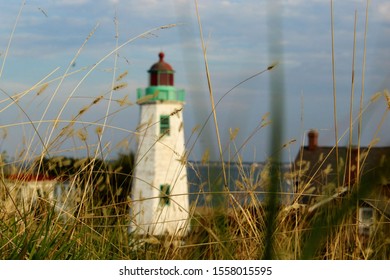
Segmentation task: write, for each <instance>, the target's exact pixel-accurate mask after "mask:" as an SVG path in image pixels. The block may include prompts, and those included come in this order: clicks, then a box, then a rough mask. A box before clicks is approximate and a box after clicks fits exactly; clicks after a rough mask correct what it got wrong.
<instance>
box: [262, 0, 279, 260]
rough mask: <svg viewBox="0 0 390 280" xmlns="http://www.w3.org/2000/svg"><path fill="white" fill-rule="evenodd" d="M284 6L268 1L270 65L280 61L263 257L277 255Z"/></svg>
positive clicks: (273, 86)
mask: <svg viewBox="0 0 390 280" xmlns="http://www.w3.org/2000/svg"><path fill="white" fill-rule="evenodd" d="M282 16H283V7H282V1H280V0H273V1H267V25H268V26H267V30H268V32H267V42H268V57H269V59H270V64H274V63H277V64H278V67H276V69H275V71H273V72H272V74H271V75H270V81H269V82H270V84H269V90H270V94H271V96H270V100H271V122H272V124H271V135H270V137H271V138H270V147H269V152H270V166H271V168H270V184H269V186H268V195H267V199H266V235H265V248H264V252H263V259H272V258H274V257H275V256H274V246H273V244H274V233H275V228H276V227H275V225H276V223H275V220H276V218H277V213H278V208H279V196H278V191H279V190H280V182H281V180H280V179H281V178H280V162H281V160H282V156H281V153H282V139H283V131H284V129H283V125H284V119H283V116H284V71H283V45H282V44H283V22H282V20H283V18H282Z"/></svg>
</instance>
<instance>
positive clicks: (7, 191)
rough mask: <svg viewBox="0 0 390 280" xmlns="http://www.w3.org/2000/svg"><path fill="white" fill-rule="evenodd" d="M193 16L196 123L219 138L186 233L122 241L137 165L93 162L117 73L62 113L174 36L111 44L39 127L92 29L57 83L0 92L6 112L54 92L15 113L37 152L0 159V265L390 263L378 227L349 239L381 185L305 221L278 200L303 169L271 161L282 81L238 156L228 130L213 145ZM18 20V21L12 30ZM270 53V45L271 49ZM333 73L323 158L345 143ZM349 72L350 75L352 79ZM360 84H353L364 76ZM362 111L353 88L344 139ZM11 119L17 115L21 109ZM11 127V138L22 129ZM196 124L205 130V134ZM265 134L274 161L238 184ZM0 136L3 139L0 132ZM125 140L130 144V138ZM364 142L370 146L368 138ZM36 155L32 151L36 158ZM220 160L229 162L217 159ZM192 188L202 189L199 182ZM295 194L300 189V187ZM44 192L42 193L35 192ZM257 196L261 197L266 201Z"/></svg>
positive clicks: (381, 223) (364, 186) (302, 213)
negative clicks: (139, 54)
mask: <svg viewBox="0 0 390 280" xmlns="http://www.w3.org/2000/svg"><path fill="white" fill-rule="evenodd" d="M332 3H333V1H331V10H332V12H331V17H332V26H331V29H332V54H334V47H333V44H334V42H333V32H334V31H333V4H332ZM197 16H198V20H199V28H200V35H201V38H200V40H201V41H202V46H203V55H204V64H205V72H206V76H207V82H208V88H209V96H210V116H209V118H208V119H207V121H209V119H210V118H211V116H212V120H213V121H214V124H215V133H216V135H217V139H218V149H219V155H220V164H221V166H222V171H211V170H210V173H209V174H210V175H209V177H208V178H207V179H206V182H201V183H200V185H199V186H198V189H199V191H198V192H196V193H193V194H191V195H193V196H197V197H198V198H199V200H200V198H202V199H203V200H204V201H205V203H204V205H202V206H199V205H197V204H196V202H195V203H194V205H193V206H192V208H191V209H190V213H189V217H190V218H189V220H190V221H189V223H190V225H191V231H190V232H189V234H188V235H187V236H186V237H184V238H182V239H181V240H179V238H177V237H175V236H158V237H156V236H150V237H148V238H144V239H142V240H140V239H138V238H137V236H134V235H132V234H129V233H128V226H129V223H130V215H129V208H131V203H132V201H131V199H130V193H129V192H128V191H129V189H130V187H131V180H132V176H133V174H132V170H133V168H134V164H136V163H134V159H133V157H132V155H124V154H122V155H120V156H119V157H118V158H117V160H116V161H115V162H108V161H106V160H105V156H104V154H105V153H104V151H105V150H106V147H105V146H103V143H102V140H101V139H102V137H103V135H104V134H105V133H108V132H107V131H108V129H118V130H120V129H121V128H117V127H114V126H112V125H109V124H108V122H107V120H108V118H109V116H112V115H115V114H116V113H117V112H119V111H120V110H122V109H123V108H124V107H127V106H131V103H130V102H129V101H128V100H127V96H126V97H124V98H123V99H118V100H114V99H113V92H114V91H118V90H121V89H122V88H125V87H126V83H125V82H123V81H122V79H123V78H124V77H125V76H126V75H127V73H126V72H124V73H120V74H119V75H118V74H117V73H116V72H115V71H114V73H113V76H112V82H111V86H110V90H109V91H107V92H106V93H104V94H102V95H100V96H98V97H91V98H90V99H91V101H90V102H89V104H88V105H86V106H84V107H82V108H80V109H79V111H78V114H76V115H75V116H73V117H71V118H69V120H64V119H63V115H64V112H65V109H66V108H67V106H69V102H70V100H71V99H72V98H73V97H74V94H75V93H76V92H77V90H78V89H79V88H80V86H81V84H82V83H83V82H84V81H85V79H87V78H88V77H89V75H91V73H92V72H93V71H94V70H96V68H97V67H98V66H99V65H100V64H101V63H102V62H103V61H105V60H106V59H107V58H109V57H111V56H113V55H114V56H115V58H117V52H118V50H120V49H121V48H122V47H124V46H125V45H127V44H130V43H131V42H133V41H134V40H136V39H138V38H141V37H144V36H148V35H149V34H151V33H152V32H156V31H159V30H162V29H167V28H172V27H174V26H176V25H166V26H160V27H157V28H154V29H151V30H149V31H147V32H144V33H142V34H140V35H138V36H136V37H134V38H131V39H128V40H127V41H125V43H123V44H121V45H120V44H119V43H118V40H116V46H115V48H114V49H113V50H111V51H109V52H108V53H107V54H106V55H105V56H104V57H103V58H101V59H100V60H99V61H98V62H97V63H96V64H94V65H93V66H92V67H90V68H87V69H81V70H79V71H81V72H83V71H84V72H85V74H84V76H83V77H82V78H81V79H80V81H79V82H78V83H77V84H76V85H75V87H74V88H73V90H72V91H71V93H70V95H69V96H68V98H67V100H66V101H65V103H64V105H63V106H62V107H61V108H60V109H59V111H58V114H57V117H56V118H55V119H53V120H45V116H46V113H47V112H48V110H49V109H50V108H51V104H52V103H53V100H54V98H55V97H56V96H57V93H58V91H59V89H60V87H61V85H62V84H63V82H64V81H65V80H66V79H67V78H68V77H69V76H71V75H73V74H74V73H75V72H71V69H72V65H74V62H75V61H76V58H77V57H78V56H79V55H80V53H81V51H82V50H83V48H84V46H85V44H86V43H87V42H88V40H90V38H91V37H92V36H94V33H95V30H96V27H95V28H94V29H93V30H92V31H91V33H90V34H89V35H88V37H87V39H86V40H85V42H84V43H83V44H82V46H81V48H80V49H79V50H78V51H77V53H76V55H75V56H74V57H73V58H72V59H71V61H70V62H69V66H68V68H67V69H66V71H65V73H63V74H62V75H60V76H58V77H55V78H53V75H54V74H55V73H56V72H57V70H55V71H53V72H52V73H50V74H49V75H47V77H44V79H42V80H41V81H39V82H38V83H37V84H36V85H34V86H33V87H32V88H30V89H28V90H27V91H25V92H22V93H19V94H16V95H11V94H8V93H7V92H6V91H4V93H5V94H6V95H7V98H6V99H4V100H3V102H9V105H8V106H19V103H18V101H19V100H22V99H23V98H24V97H25V96H26V95H27V94H28V93H30V92H33V91H36V98H37V99H38V98H39V97H40V96H41V95H42V94H43V93H44V92H45V91H48V90H50V85H51V84H52V83H53V82H54V81H59V83H58V85H57V87H56V89H55V90H54V91H53V92H52V94H51V98H50V101H49V103H48V106H47V107H46V108H45V110H44V112H43V113H42V116H41V119H40V120H39V121H34V120H32V119H31V118H29V116H28V114H27V113H26V112H24V113H25V114H26V117H27V118H28V122H27V123H28V124H29V125H31V126H32V127H33V128H34V131H35V134H34V136H35V137H37V138H39V141H38V143H39V144H35V145H37V146H39V147H34V146H33V145H34V143H37V142H34V141H30V143H28V145H27V147H26V149H25V150H24V151H22V153H20V155H17V156H15V157H14V158H12V159H7V158H5V156H2V157H1V158H0V159H1V161H0V171H1V174H0V179H1V180H0V258H1V259H161V260H163V259H260V258H264V259H271V258H273V259H388V258H389V257H390V246H389V245H390V240H389V238H388V237H387V235H386V228H387V227H388V224H389V221H388V218H387V217H385V216H380V217H377V222H376V225H375V231H374V233H373V234H372V235H370V236H369V237H368V238H365V239H364V240H362V239H361V238H360V237H359V236H358V231H357V230H356V229H357V227H358V219H357V218H356V217H357V214H356V213H357V207H358V203H359V201H360V199H361V198H362V197H365V196H366V195H367V194H368V193H369V192H370V191H371V186H372V185H373V183H376V182H377V181H378V180H380V179H381V177H380V176H375V177H367V176H363V175H364V174H358V177H359V178H360V177H361V181H358V182H357V184H356V185H354V186H353V188H351V189H352V191H351V192H350V193H349V194H348V195H347V196H346V197H344V198H340V197H337V198H336V199H334V200H332V202H331V203H324V204H321V205H319V206H318V208H316V211H310V208H309V206H307V205H304V204H301V203H299V197H300V196H302V195H304V193H303V192H297V193H295V194H294V197H293V199H292V201H290V202H289V203H287V202H286V201H288V199H287V198H291V196H292V193H290V192H288V191H286V190H285V189H284V188H283V187H282V183H281V182H283V180H287V179H288V180H290V181H292V182H295V181H299V179H300V177H303V176H305V172H307V170H305V169H304V168H303V167H299V166H296V165H292V167H291V170H288V171H285V170H283V169H281V168H280V165H279V164H280V156H279V152H280V150H283V149H284V148H285V147H286V145H283V144H282V142H281V139H282V137H281V135H282V134H283V126H282V124H283V115H282V113H283V112H282V111H283V107H278V106H280V100H283V98H284V96H283V91H284V89H283V81H280V79H282V78H283V76H282V75H276V76H273V77H274V78H273V79H274V80H272V85H271V88H272V90H274V91H275V92H276V94H275V95H274V98H276V99H278V102H279V103H278V104H277V105H275V104H276V103H275V102H274V106H273V108H272V112H271V114H270V115H268V114H266V115H265V116H264V117H263V119H262V121H261V123H260V124H259V126H258V127H257V128H256V129H255V130H254V131H253V132H252V133H251V134H250V135H249V136H247V140H246V141H244V144H242V145H241V146H237V144H236V142H235V139H236V136H237V134H238V133H239V131H238V130H234V131H233V130H231V133H230V142H229V143H228V145H227V147H226V148H225V149H224V147H223V146H222V144H221V139H220V132H219V127H218V116H217V114H216V107H217V106H218V105H219V104H220V102H219V101H220V100H219V101H218V102H215V101H214V94H213V87H212V83H211V73H210V72H209V68H208V62H207V52H206V48H205V46H204V42H203V35H202V27H201V21H200V14H199V12H198V11H197ZM18 19H19V15H18V17H17V21H18ZM367 20H368V16H367V15H366V22H367ZM17 21H16V22H17ZM274 23H275V22H274ZM276 24H277V22H276ZM115 25H116V38H118V37H119V34H118V31H117V30H118V29H117V27H118V22H117V21H116V22H115ZM15 28H16V25H15V27H14V29H13V31H12V34H11V36H10V37H11V39H10V41H9V44H8V46H10V45H11V41H12V37H13V34H14V32H15ZM366 29H367V24H366ZM280 36H281V35H280ZM276 39H281V38H276ZM354 40H355V39H354ZM273 43H275V44H277V43H278V42H273ZM279 47H280V46H279ZM354 48H355V46H354ZM365 48H366V44H365V45H364V56H365V53H366V51H365ZM8 49H9V47H8V48H7V50H8ZM282 54H283V50H282V49H278V51H277V53H276V55H277V56H276V59H283V57H282ZM6 57H7V53H6V54H5V57H4V58H3V64H2V69H1V72H2V70H3V67H4V65H5V61H6ZM364 61H365V59H364ZM116 63H117V61H116V59H115V61H114V69H116ZM275 66H276V65H275V64H271V65H270V66H264V68H265V70H263V71H260V72H259V73H256V74H255V75H253V76H251V77H249V78H246V79H244V80H243V81H242V82H240V83H238V84H237V85H236V86H234V87H233V88H232V89H231V90H229V91H228V92H226V93H225V94H224V95H223V97H222V98H224V97H225V96H226V95H227V94H229V93H230V92H231V91H232V90H233V89H235V88H236V87H237V86H239V85H241V84H242V83H245V82H246V81H248V80H249V79H251V78H253V77H256V76H258V75H260V74H263V73H268V74H269V75H274V74H275V72H274V71H273V70H274V68H275ZM352 68H354V66H353V67H352ZM363 68H364V66H363ZM332 69H333V83H334V84H333V85H334V86H333V89H334V91H333V96H334V101H335V102H334V111H335V115H334V120H335V136H336V138H335V140H336V141H335V142H336V143H335V147H334V149H335V150H336V154H337V159H338V158H339V156H338V143H339V142H340V140H341V138H342V137H344V136H345V135H347V134H348V131H345V132H344V133H343V134H342V135H341V136H340V137H339V134H338V128H337V116H336V78H335V61H334V56H333V55H332ZM79 71H76V72H79ZM352 71H354V70H353V69H352ZM1 72H0V78H1ZM352 75H353V81H352V83H353V84H352V90H351V93H353V86H354V73H353V72H352ZM49 78H50V79H51V80H49ZM275 79H276V80H275ZM362 83H363V85H364V75H363V77H362ZM363 88H364V86H363ZM381 96H384V97H385V102H387V104H389V103H390V102H389V100H390V96H389V94H388V93H387V92H384V94H381ZM362 100H363V89H362V97H361V105H360V111H359V114H358V116H357V117H356V118H353V117H352V114H351V118H350V129H349V133H352V126H353V125H354V124H355V123H356V122H358V123H359V129H361V128H360V127H361V119H362V117H363V114H364V112H365V110H366V109H367V108H368V107H369V106H371V105H372V104H373V103H374V102H378V100H379V99H377V98H375V99H372V100H371V101H370V102H369V104H368V105H367V106H366V107H364V106H363V105H362V104H363V103H362ZM382 100H383V99H382ZM104 101H108V105H107V107H106V110H105V112H104V113H103V114H102V116H101V118H100V119H99V120H96V122H86V121H83V118H82V117H83V116H84V115H85V114H87V113H88V112H89V111H90V110H93V109H94V108H96V107H97V105H98V104H101V103H102V102H104ZM3 102H2V103H3ZM352 103H353V102H351V106H352ZM114 104H117V105H118V106H119V108H117V109H114ZM19 108H20V109H21V110H22V108H21V107H20V106H19ZM389 108H390V105H388V108H387V110H386V111H385V112H384V117H385V116H386V115H387V113H388V110H389ZM351 109H352V108H351ZM351 112H352V111H351ZM384 117H383V118H382V122H381V123H380V124H379V125H378V129H377V132H378V131H380V129H381V125H382V123H383V120H384ZM12 125H14V126H21V127H22V125H24V123H23V124H12ZM44 125H49V126H48V127H49V128H48V129H47V130H46V132H45V133H42V132H41V131H42V130H41V129H40V127H41V126H44ZM202 125H203V127H204V125H206V124H202ZM268 125H271V126H272V127H273V133H272V139H271V142H272V143H273V146H272V147H271V148H270V154H272V155H274V157H273V158H270V159H269V161H268V162H267V163H266V164H265V167H264V168H263V169H262V171H261V172H260V173H256V170H255V169H256V166H255V165H253V166H251V167H250V170H249V173H248V170H247V169H246V167H245V165H244V163H243V162H242V159H241V156H240V153H241V151H242V149H243V146H245V143H247V141H249V140H250V139H251V138H252V137H253V136H254V135H255V134H256V133H258V132H259V131H261V130H262V129H263V128H264V127H265V126H268ZM89 126H93V127H95V130H94V133H95V135H93V136H96V138H97V139H98V141H97V144H96V145H93V146H91V145H90V144H89V142H88V141H87V140H88V139H89V137H91V135H89V134H90V130H88V129H87V127H89ZM1 128H2V129H6V126H3V127H1ZM202 131H203V129H200V130H196V129H194V130H193V134H194V135H192V136H195V137H199V135H200V134H201V133H202ZM127 132H129V133H132V132H131V131H127ZM192 136H191V137H192ZM4 137H7V136H4ZM375 138H376V137H375V135H374V136H373V139H375ZM68 139H74V140H75V143H76V140H77V143H82V144H81V148H82V149H84V150H86V154H87V155H88V156H87V157H86V158H69V157H65V156H61V155H62V154H63V153H64V152H66V151H63V150H61V145H62V143H64V142H65V141H67V140H68ZM359 139H360V132H359ZM359 143H360V142H359ZM232 147H233V148H232ZM78 149H79V146H77V145H75V147H74V148H73V150H75V151H76V150H78ZM93 149H94V150H93ZM36 151H40V152H39V153H36ZM189 152H192V148H190V149H189ZM188 156H189V155H186V157H185V158H183V161H187V158H188ZM324 156H325V157H327V156H329V155H324ZM358 157H359V158H358V162H363V161H362V160H361V158H360V155H359V156H358ZM225 158H228V159H229V160H225ZM203 163H204V164H209V160H208V156H207V153H205V155H204V156H203ZM187 165H188V166H189V168H193V169H194V172H195V173H196V174H199V172H198V170H197V166H196V165H195V164H193V163H191V162H187ZM232 165H234V166H235V167H236V168H237V170H238V173H239V177H238V179H237V180H236V181H231V180H230V179H229V173H228V169H229V166H232ZM339 165H340V166H341V163H339V162H338V163H337V168H336V169H337V172H339V167H338V166H339ZM209 166H210V165H209ZM358 166H359V165H358ZM318 172H320V170H319V171H318ZM378 172H379V173H377V174H379V175H381V174H386V173H387V172H388V167H387V166H382V167H380V168H379V171H378ZM10 175H12V176H10ZM36 175H40V176H42V178H43V177H45V178H47V179H48V184H49V187H48V188H46V189H45V188H38V190H39V191H36V192H34V193H30V194H26V193H25V190H26V188H29V187H32V186H35V185H36V183H37V181H38V177H33V176H36ZM338 177H339V176H337V178H338ZM31 178H33V179H31ZM34 178H35V179H34ZM199 178H200V179H202V177H201V176H200V175H199ZM49 179H50V180H49ZM51 180H55V181H56V182H57V184H59V185H60V186H62V190H63V194H62V196H61V197H60V198H57V199H53V196H52V186H51V185H50V184H51V183H50V182H52V181H51ZM309 181H311V180H309ZM378 183H381V182H378ZM206 186H208V187H206ZM339 186H340V183H337V186H336V187H339ZM323 187H328V186H323ZM304 188H305V186H303V189H304ZM46 190H48V191H47V192H46ZM210 197H211V199H210ZM221 197H222V198H223V199H221ZM260 197H265V200H263V199H261V198H260ZM328 198H329V196H327V195H325V194H320V195H318V197H315V199H316V201H322V200H323V199H328ZM172 199H174V198H172ZM195 201H198V200H195ZM215 201H217V202H218V203H215ZM264 201H265V202H266V203H264ZM282 202H283V203H282ZM215 206H218V207H215Z"/></svg>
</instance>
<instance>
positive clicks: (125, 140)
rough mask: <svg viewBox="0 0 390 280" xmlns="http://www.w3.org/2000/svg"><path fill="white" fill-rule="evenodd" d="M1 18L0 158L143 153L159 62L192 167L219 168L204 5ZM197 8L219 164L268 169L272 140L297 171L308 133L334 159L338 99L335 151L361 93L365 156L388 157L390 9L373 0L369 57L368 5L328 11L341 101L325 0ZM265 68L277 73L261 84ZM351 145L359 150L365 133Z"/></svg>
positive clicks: (48, 8)
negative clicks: (141, 139)
mask: <svg viewBox="0 0 390 280" xmlns="http://www.w3.org/2000/svg"><path fill="white" fill-rule="evenodd" d="M0 6H1V9H0V10H1V11H0V17H1V19H2V21H1V22H2V24H1V26H0V63H1V70H0V71H1V72H0V95H1V97H0V112H1V116H0V150H2V151H7V154H8V155H9V156H10V157H13V158H23V157H27V156H28V157H33V156H34V155H39V154H41V153H42V152H44V153H47V154H48V155H49V156H56V155H69V156H76V157H81V156H95V155H96V156H99V157H102V158H113V157H115V156H116V155H117V154H118V153H122V152H128V151H130V150H132V151H134V149H135V147H136V137H135V133H134V132H135V130H136V127H137V124H138V121H139V119H138V117H139V106H138V105H137V104H136V90H137V88H145V87H147V86H148V73H147V70H148V69H149V68H150V66H151V65H152V64H153V63H155V62H156V61H157V60H158V53H159V52H160V51H163V52H164V53H165V60H166V61H167V62H168V63H170V64H171V65H172V67H173V68H174V69H175V71H176V73H175V86H176V87H177V88H182V89H185V91H186V104H185V108H184V111H183V112H184V122H185V123H184V127H185V136H186V142H187V150H188V151H189V158H190V159H191V160H201V159H202V157H204V156H205V155H206V154H209V157H210V159H212V160H218V159H219V152H218V144H217V143H218V142H217V138H216V132H215V124H214V121H213V118H212V117H211V118H209V116H210V115H211V112H212V110H211V105H210V104H211V103H210V94H209V89H208V83H207V77H206V70H205V59H204V55H203V51H202V44H201V36H200V31H199V24H198V18H197V13H196V11H197V9H196V2H195V1H189V0H187V1H186V0H167V1H157V0H143V1H135V0H104V1H103V0H97V1H94V0H45V1H43V0H30V1H27V0H26V1H6V0H0ZM197 6H198V11H199V17H200V21H201V26H202V31H203V38H204V43H205V47H206V52H207V55H206V57H207V63H208V68H209V74H210V81H211V87H212V92H213V98H214V100H215V102H216V103H217V104H218V105H217V108H216V115H217V120H218V128H219V133H220V136H221V146H222V149H223V151H224V154H223V157H224V160H230V161H235V160H237V154H239V155H240V156H241V158H242V159H243V160H244V161H264V160H266V159H267V158H269V157H270V156H272V154H273V151H272V149H271V146H272V143H271V142H274V139H273V138H272V137H271V135H272V131H273V129H275V127H276V128H277V131H279V132H278V133H279V134H278V135H279V137H280V143H279V142H278V143H279V144H282V145H283V144H284V146H283V147H281V150H282V159H283V160H284V161H291V160H293V159H294V158H295V156H296V153H297V152H298V149H299V147H300V146H301V145H302V144H305V143H306V137H305V135H306V133H307V131H308V130H310V129H312V128H315V129H318V131H319V134H320V136H319V144H320V145H324V146H333V145H334V143H335V129H334V121H335V119H334V104H335V102H334V100H336V110H337V114H336V118H337V133H338V136H339V138H341V139H340V142H339V143H340V145H347V144H348V140H349V134H348V129H349V123H350V111H351V110H350V108H351V104H352V117H353V119H356V118H357V117H358V114H359V107H360V98H361V94H362V88H363V89H364V90H363V92H364V95H363V101H364V102H363V104H364V108H365V110H364V113H363V117H362V137H361V144H362V145H369V144H370V143H373V142H375V144H376V145H379V146H385V145H390V137H389V134H388V130H389V128H390V120H389V119H388V116H387V109H388V104H387V101H386V99H385V98H384V95H383V94H382V95H376V93H378V92H382V93H383V92H384V91H385V90H386V89H387V88H389V74H390V53H389V47H390V2H389V1H387V0H372V1H369V7H368V24H367V35H366V38H367V39H366V49H365V48H364V45H365V44H364V43H365V41H364V38H365V36H364V35H365V26H366V1H365V0H364V1H363V0H334V1H333V15H334V17H333V18H334V21H333V22H334V58H335V59H334V69H335V72H334V77H335V92H336V95H334V88H333V85H334V83H333V78H332V32H331V26H332V24H331V1H330V0H313V1H303V0H279V1H266V0H263V1H259V0H246V1H239V0H225V1H206V0H198V1H197ZM355 14H356V19H357V20H356V33H354V19H355ZM354 34H356V38H355V42H356V43H355V48H354ZM118 46H119V47H118ZM354 49H355V52H354ZM364 50H366V52H364ZM354 53H355V59H354V60H353V57H354ZM364 53H366V60H365V63H364V64H365V67H364V71H363V70H362V69H363V57H364ZM353 61H354V63H353ZM270 65H276V67H274V68H273V69H272V70H270V71H266V70H267V68H268V67H269V66H270ZM352 69H354V71H352ZM264 70H265V71H264ZM260 72H262V73H261V74H258V75H256V74H257V73H260ZM352 72H354V83H353V84H352V82H351V81H352ZM253 76H254V77H253ZM120 77H121V79H119V78H120ZM250 77H252V78H250ZM363 77H364V79H363ZM248 78H250V79H248ZM117 79H118V81H117ZM247 79H248V80H247ZM245 80H247V81H245ZM243 81H245V82H243ZM241 82H243V83H241ZM240 83H241V84H240ZM363 83H364V86H362V85H363ZM118 85H119V88H118V89H117V90H115V91H112V88H113V87H115V86H118ZM237 85H238V86H237ZM236 86H237V87H236ZM232 88H234V89H233V90H232V91H230V89H232ZM275 90H276V91H278V92H275ZM100 96H103V97H102V98H99V97H100ZM351 96H353V101H351ZM278 118H279V119H280V120H279V121H278V120H277V119H278ZM55 120H56V121H55ZM269 122H270V124H269ZM356 123H357V122H355V124H356ZM352 135H353V144H357V141H358V140H357V139H358V136H357V135H358V134H357V125H354V126H353V134H352Z"/></svg>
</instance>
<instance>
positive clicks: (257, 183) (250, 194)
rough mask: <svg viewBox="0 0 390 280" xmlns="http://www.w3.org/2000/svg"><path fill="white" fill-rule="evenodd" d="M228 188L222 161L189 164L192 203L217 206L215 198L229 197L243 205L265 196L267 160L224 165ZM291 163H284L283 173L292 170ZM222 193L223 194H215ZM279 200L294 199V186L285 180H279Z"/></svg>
mask: <svg viewBox="0 0 390 280" xmlns="http://www.w3.org/2000/svg"><path fill="white" fill-rule="evenodd" d="M225 168H226V169H225V170H226V177H227V185H228V191H227V190H224V187H223V186H224V184H223V183H224V182H223V181H224V179H223V172H222V164H221V163H220V162H211V163H208V164H202V163H200V162H190V163H189V164H188V167H187V175H188V182H189V191H190V203H196V205H197V206H205V205H215V203H218V202H217V201H215V199H216V198H217V199H218V197H219V199H222V198H223V195H224V194H226V193H229V195H225V199H230V200H231V201H234V202H233V203H235V202H237V203H240V204H241V205H248V204H250V203H258V202H263V201H264V199H265V196H266V187H267V183H266V182H267V175H266V173H267V172H263V171H266V168H267V166H266V164H265V163H243V164H234V163H233V164H228V163H226V164H225ZM289 170H290V165H288V164H282V165H281V167H280V172H281V174H282V176H281V177H282V178H283V174H285V173H286V172H289ZM215 192H221V195H220V196H215V195H212V193H215ZM279 192H280V194H281V195H280V200H281V201H282V203H283V204H284V203H289V202H290V201H291V199H292V188H291V186H290V185H289V184H287V182H286V181H285V180H283V179H282V180H281V182H280V188H279Z"/></svg>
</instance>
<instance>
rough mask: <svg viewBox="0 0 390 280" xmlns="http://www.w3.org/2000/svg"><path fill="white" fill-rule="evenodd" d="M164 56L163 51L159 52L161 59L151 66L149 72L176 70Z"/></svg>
mask: <svg viewBox="0 0 390 280" xmlns="http://www.w3.org/2000/svg"><path fill="white" fill-rule="evenodd" d="M164 56H165V54H164V53H163V52H160V53H159V54H158V57H159V61H158V62H156V63H155V64H153V65H152V67H150V69H149V72H174V70H173V68H172V66H171V65H170V64H169V63H166V62H165V61H164Z"/></svg>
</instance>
